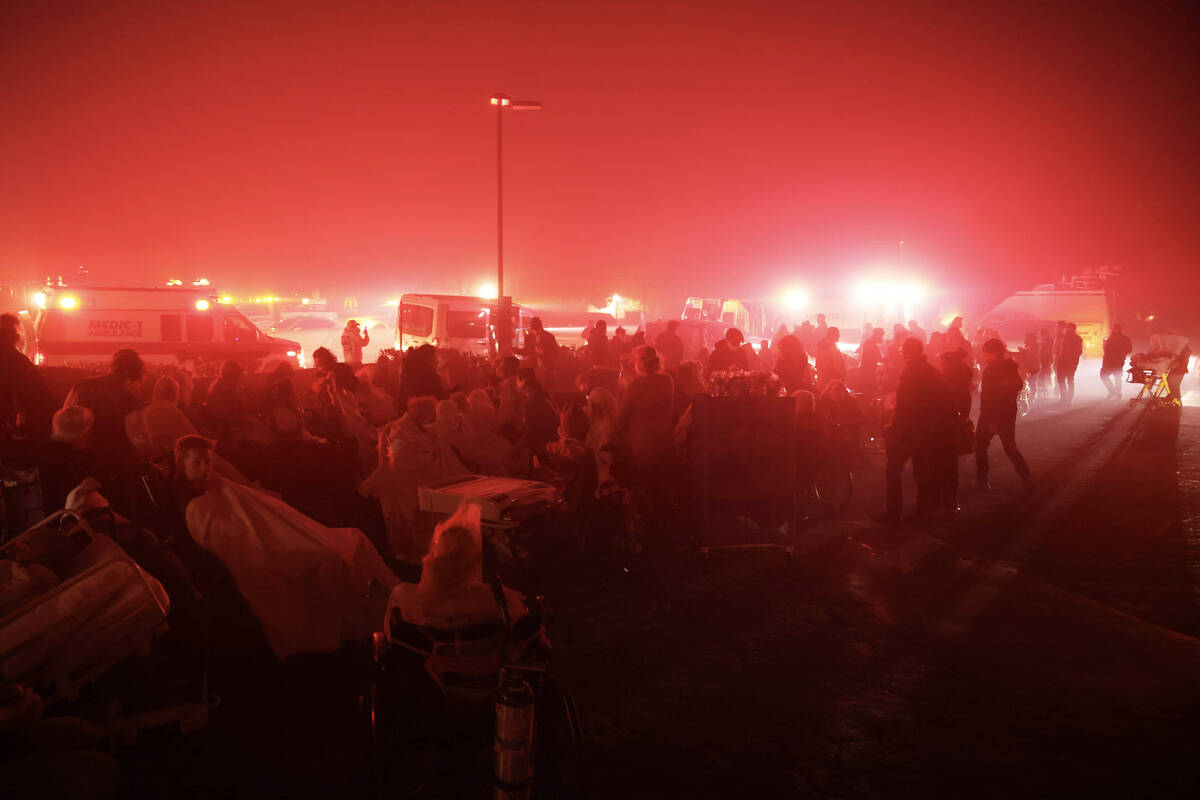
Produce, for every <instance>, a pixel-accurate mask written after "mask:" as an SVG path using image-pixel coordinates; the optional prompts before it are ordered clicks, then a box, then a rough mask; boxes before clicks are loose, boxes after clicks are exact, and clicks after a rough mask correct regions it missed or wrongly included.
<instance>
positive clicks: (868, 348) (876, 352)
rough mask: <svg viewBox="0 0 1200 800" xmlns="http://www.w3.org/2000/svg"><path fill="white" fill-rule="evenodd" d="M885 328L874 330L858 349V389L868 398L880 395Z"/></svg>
mask: <svg viewBox="0 0 1200 800" xmlns="http://www.w3.org/2000/svg"><path fill="white" fill-rule="evenodd" d="M881 344H883V328H872V329H871V335H870V336H869V337H867V339H866V340H865V341H864V342H863V343H862V345H861V346H860V347H859V348H858V352H859V367H858V369H859V378H858V389H859V391H860V392H862V393H863V394H864V395H866V396H867V397H868V398H872V397H875V395H877V394H879V378H878V376H879V366H880V365H881V364H882V363H883V351H882V350H881V349H880V347H879V346H880V345H881Z"/></svg>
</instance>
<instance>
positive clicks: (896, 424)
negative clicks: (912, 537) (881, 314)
mask: <svg viewBox="0 0 1200 800" xmlns="http://www.w3.org/2000/svg"><path fill="white" fill-rule="evenodd" d="M901 352H902V353H903V355H904V358H905V361H906V364H907V365H906V366H905V368H904V372H903V373H901V375H900V384H899V386H898V387H897V389H896V412H895V415H894V417H893V421H892V425H891V428H890V429H889V430H888V432H887V510H886V511H885V513H883V514H882V515H878V516H876V517H875V518H876V519H877V520H879V521H881V522H887V523H890V524H897V523H899V522H900V519H901V512H902V510H903V501H904V498H903V488H902V478H903V474H904V465H905V464H907V463H908V461H909V460H911V461H912V464H913V478H915V479H916V483H917V514H918V515H925V514H928V513H930V512H932V511H934V510H936V508H937V505H938V502H939V499H940V495H941V491H940V489H941V480H942V477H943V476H942V475H941V474H940V467H942V466H943V465H944V463H945V458H946V451H947V450H948V449H949V450H953V448H954V408H953V406H952V404H951V402H950V392H949V390H948V389H947V388H946V382H945V381H943V380H942V376H941V375H940V374H938V371H937V370H936V369H934V368H933V366H932V365H930V364H929V362H928V361H926V359H925V348H924V345H922V344H921V342H920V341H919V340H917V339H913V338H910V339H908V341H906V342H905V343H904V346H903V348H902V349H901Z"/></svg>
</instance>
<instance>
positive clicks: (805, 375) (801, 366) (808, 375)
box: [775, 334, 813, 394]
mask: <svg viewBox="0 0 1200 800" xmlns="http://www.w3.org/2000/svg"><path fill="white" fill-rule="evenodd" d="M775 350H776V352H775V374H776V375H778V376H779V380H780V381H782V383H783V388H784V389H786V390H787V393H788V394H792V393H793V392H798V391H810V392H811V391H812V388H813V370H812V367H811V366H810V365H809V363H808V353H806V352H804V345H803V344H801V343H800V339H799V338H797V337H795V336H793V335H791V334H788V335H787V336H784V337H783V338H781V339H780V340H779V344H778V345H777V346H776V348H775Z"/></svg>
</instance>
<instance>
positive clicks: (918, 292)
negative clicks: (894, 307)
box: [901, 283, 925, 303]
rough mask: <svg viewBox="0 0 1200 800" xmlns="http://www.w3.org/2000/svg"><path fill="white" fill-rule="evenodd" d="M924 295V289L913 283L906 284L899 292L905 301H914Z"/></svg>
mask: <svg viewBox="0 0 1200 800" xmlns="http://www.w3.org/2000/svg"><path fill="white" fill-rule="evenodd" d="M924 296H925V290H924V289H923V288H922V287H920V286H918V285H917V284H915V283H910V284H908V285H907V286H905V287H904V289H903V290H902V292H901V297H902V298H903V300H904V302H906V303H915V302H917V301H918V300H920V299H921V298H922V297H924Z"/></svg>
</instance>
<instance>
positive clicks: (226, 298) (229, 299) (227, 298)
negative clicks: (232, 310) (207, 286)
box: [217, 294, 233, 305]
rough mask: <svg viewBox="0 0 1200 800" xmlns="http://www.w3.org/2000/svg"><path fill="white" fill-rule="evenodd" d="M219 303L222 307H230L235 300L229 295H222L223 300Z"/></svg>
mask: <svg viewBox="0 0 1200 800" xmlns="http://www.w3.org/2000/svg"><path fill="white" fill-rule="evenodd" d="M217 302H218V303H221V304H222V305H229V304H230V303H232V302H233V298H232V297H230V296H229V295H227V294H224V295H221V299H220V300H218V301H217Z"/></svg>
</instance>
